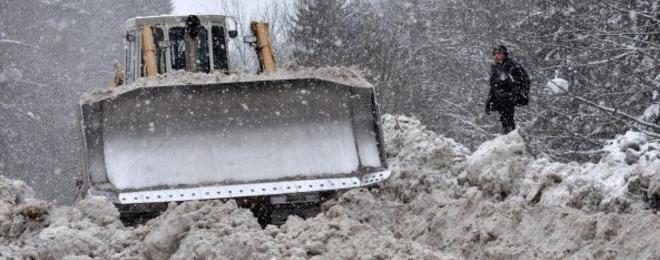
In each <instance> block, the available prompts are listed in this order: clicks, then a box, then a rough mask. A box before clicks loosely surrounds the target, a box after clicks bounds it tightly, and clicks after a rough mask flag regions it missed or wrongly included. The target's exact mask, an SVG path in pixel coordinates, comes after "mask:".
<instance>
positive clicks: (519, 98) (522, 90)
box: [514, 66, 531, 106]
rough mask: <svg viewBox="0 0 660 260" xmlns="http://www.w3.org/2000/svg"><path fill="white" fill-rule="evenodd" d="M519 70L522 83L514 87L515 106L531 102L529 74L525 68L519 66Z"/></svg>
mask: <svg viewBox="0 0 660 260" xmlns="http://www.w3.org/2000/svg"><path fill="white" fill-rule="evenodd" d="M518 70H519V71H520V79H519V80H520V83H519V84H516V86H515V89H514V91H515V92H514V93H515V106H526V105H527V104H529V89H530V85H531V82H530V80H529V76H527V73H526V72H525V69H523V68H522V67H520V66H518Z"/></svg>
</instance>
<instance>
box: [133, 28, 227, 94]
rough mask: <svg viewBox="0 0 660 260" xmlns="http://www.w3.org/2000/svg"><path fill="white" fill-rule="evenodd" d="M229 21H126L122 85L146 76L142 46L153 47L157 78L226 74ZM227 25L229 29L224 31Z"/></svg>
mask: <svg viewBox="0 0 660 260" xmlns="http://www.w3.org/2000/svg"><path fill="white" fill-rule="evenodd" d="M232 21H233V19H232V18H231V17H227V16H222V15H204V16H151V17H136V18H133V19H130V20H128V21H127V23H126V37H124V41H125V43H124V44H125V45H124V46H125V48H124V49H125V53H124V56H125V64H126V65H125V77H126V82H127V83H131V82H133V81H135V80H137V79H138V78H140V77H145V76H146V68H145V65H146V63H147V62H146V61H145V59H144V52H145V48H144V46H154V48H155V51H154V53H155V61H156V64H155V67H156V70H157V73H158V74H164V73H168V72H173V71H177V70H185V71H190V72H204V73H211V72H213V71H227V70H228V69H229V65H228V64H229V61H228V57H227V44H228V39H229V38H232V37H235V36H236V32H235V23H232ZM228 25H230V26H231V25H233V28H229V29H230V30H228ZM147 41H148V42H147Z"/></svg>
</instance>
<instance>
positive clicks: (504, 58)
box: [486, 45, 530, 134]
mask: <svg viewBox="0 0 660 260" xmlns="http://www.w3.org/2000/svg"><path fill="white" fill-rule="evenodd" d="M492 54H493V59H494V60H495V64H492V65H491V69H490V80H489V85H490V91H489V92H488V99H487V100H486V114H488V115H490V112H491V111H497V112H499V113H500V122H502V131H503V132H504V134H508V133H509V132H511V131H513V130H514V129H516V123H515V121H514V113H515V108H516V106H526V105H527V104H528V103H529V85H530V81H529V77H528V76H527V73H526V72H525V69H523V67H522V66H521V65H520V64H519V63H518V62H516V61H515V60H513V59H512V58H510V57H509V51H508V50H507V48H506V46H504V45H500V46H497V47H495V48H494V49H493V53H492Z"/></svg>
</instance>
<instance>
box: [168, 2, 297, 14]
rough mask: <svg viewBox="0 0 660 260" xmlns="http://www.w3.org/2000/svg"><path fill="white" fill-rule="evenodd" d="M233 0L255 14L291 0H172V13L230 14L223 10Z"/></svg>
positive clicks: (247, 11) (247, 12) (246, 10)
mask: <svg viewBox="0 0 660 260" xmlns="http://www.w3.org/2000/svg"><path fill="white" fill-rule="evenodd" d="M228 2H234V3H238V4H239V5H241V8H242V9H244V11H245V12H246V14H248V15H256V13H259V10H263V9H266V8H268V7H269V6H271V5H272V4H273V3H276V2H278V3H280V4H289V3H292V2H293V1H292V0H244V1H241V0H238V1H231V0H173V1H172V3H174V10H173V11H172V14H175V15H187V14H224V15H231V13H232V12H231V11H229V12H228V11H227V10H224V7H225V6H226V5H227V4H225V3H228Z"/></svg>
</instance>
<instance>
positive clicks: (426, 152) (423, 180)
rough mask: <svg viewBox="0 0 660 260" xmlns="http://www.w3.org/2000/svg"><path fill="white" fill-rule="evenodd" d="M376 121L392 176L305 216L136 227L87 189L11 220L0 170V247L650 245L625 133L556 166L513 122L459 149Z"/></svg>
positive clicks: (630, 252) (655, 170) (631, 141)
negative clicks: (593, 153) (593, 159)
mask: <svg viewBox="0 0 660 260" xmlns="http://www.w3.org/2000/svg"><path fill="white" fill-rule="evenodd" d="M383 120H384V122H383V127H384V129H383V130H384V135H385V141H386V146H387V153H388V155H389V157H390V161H389V162H390V166H391V168H392V170H393V172H394V173H393V175H392V177H391V178H390V179H389V180H388V181H387V182H385V183H382V184H380V185H379V186H377V187H374V188H371V189H353V190H350V191H347V192H344V193H342V194H340V195H339V196H338V197H337V198H336V199H334V200H330V201H328V202H326V203H325V204H324V205H323V208H324V210H323V212H322V213H321V214H319V215H318V216H316V217H314V218H309V219H306V220H303V219H300V218H298V217H293V216H292V217H289V219H288V220H287V221H286V223H285V224H284V225H282V226H281V227H276V226H272V225H271V226H267V227H266V228H265V229H262V228H261V227H260V226H259V224H258V223H257V220H256V219H255V218H254V217H253V216H252V213H251V212H250V211H249V210H247V209H243V208H239V207H237V206H236V203H235V202H234V201H233V200H230V201H227V202H222V201H214V200H212V201H191V202H185V203H181V204H179V205H177V204H174V203H172V204H170V206H169V209H168V210H167V211H166V212H164V213H163V214H162V215H160V216H159V217H157V218H155V219H153V220H151V221H149V222H147V223H146V224H145V225H141V226H137V227H124V226H123V225H122V224H121V223H120V222H119V219H118V213H117V212H116V210H115V209H114V207H113V206H112V204H111V203H110V202H109V201H107V200H106V199H103V198H99V197H89V198H87V199H85V200H83V201H81V202H79V203H78V204H77V205H75V206H74V207H52V206H51V207H40V208H39V209H42V211H40V214H37V215H38V216H40V217H38V218H34V219H27V218H24V217H19V218H18V220H16V216H19V215H20V213H17V214H15V213H14V212H15V208H17V206H20V205H25V204H28V202H30V201H33V200H31V195H30V194H31V191H30V190H29V187H27V186H25V184H24V183H21V182H17V181H12V180H8V179H6V178H0V194H2V195H3V198H9V199H8V200H7V201H8V202H7V203H6V204H3V207H4V208H3V211H2V212H3V213H4V212H11V214H9V216H11V217H6V216H7V214H3V215H2V216H5V217H4V218H3V220H2V222H0V223H2V225H6V224H8V223H9V224H12V223H16V222H21V223H23V224H22V227H25V228H20V229H14V230H16V231H15V232H14V233H13V235H11V236H8V235H6V233H3V235H2V237H1V239H0V258H17V259H21V258H30V257H32V258H34V259H335V258H343V259H356V258H359V259H401V258H406V259H461V258H468V259H485V258H494V259H511V258H516V259H537V258H552V259H558V258H571V259H585V258H587V259H594V258H595V259H602V258H608V259H610V258H611V259H650V258H658V256H660V254H659V253H658V252H657V250H656V249H657V248H660V240H658V239H656V238H657V237H659V236H660V221H658V216H657V215H656V214H655V211H654V210H648V209H653V208H654V207H656V206H657V205H656V204H657V201H658V198H660V196H659V195H660V185H659V184H660V160H657V159H653V160H652V159H644V160H642V159H639V160H636V161H631V160H625V159H624V160H623V161H621V160H613V159H611V158H620V154H619V155H617V154H615V153H620V152H625V151H627V150H628V149H633V147H639V149H637V150H635V149H633V150H635V151H637V152H641V151H646V152H644V153H642V154H643V155H642V156H641V157H644V156H647V155H648V156H649V157H650V156H651V154H653V151H655V150H654V149H656V148H654V147H656V146H655V145H656V144H653V143H649V142H648V140H646V139H644V138H641V137H640V136H638V135H637V134H635V133H630V134H626V135H624V136H621V137H619V138H617V140H614V141H613V142H612V143H611V144H610V145H612V147H609V146H608V148H606V149H609V150H611V152H610V153H611V154H610V155H608V156H606V157H604V158H603V161H601V162H599V163H597V164H593V163H591V164H577V163H557V162H549V161H548V160H547V159H532V158H530V157H527V156H526V152H525V145H524V142H523V140H522V138H520V136H519V134H518V133H517V132H515V131H514V132H512V133H510V134H508V135H503V136H499V137H497V138H495V139H494V140H491V141H489V142H486V143H484V144H483V145H481V146H480V147H479V149H478V150H477V151H475V152H474V153H472V154H470V151H469V150H468V149H466V148H465V147H464V146H462V145H460V144H458V143H456V142H454V141H453V140H451V139H447V138H444V137H442V136H441V135H438V134H436V133H433V132H431V131H428V130H426V129H425V127H424V126H423V125H422V124H421V123H420V122H419V121H418V120H416V119H414V118H411V117H405V116H392V115H385V116H383ZM615 143H616V144H617V145H616V146H614V144H615ZM643 147H648V148H643ZM645 149H646V150H645ZM609 150H608V151H609ZM641 157H640V158H641ZM7 205H9V206H11V207H8V206H7ZM5 208H11V210H9V211H8V210H4V209H5ZM43 209H46V210H47V214H46V213H45V212H44V211H43ZM7 219H9V220H7ZM3 227H4V226H3ZM3 230H4V229H3Z"/></svg>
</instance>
